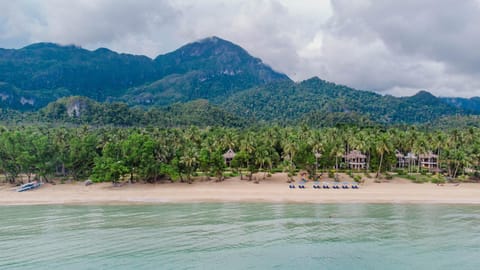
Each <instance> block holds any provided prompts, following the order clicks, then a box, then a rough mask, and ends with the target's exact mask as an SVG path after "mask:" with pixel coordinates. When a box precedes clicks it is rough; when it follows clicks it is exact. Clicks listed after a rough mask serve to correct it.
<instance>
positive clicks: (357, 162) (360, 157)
mask: <svg viewBox="0 0 480 270" xmlns="http://www.w3.org/2000/svg"><path fill="white" fill-rule="evenodd" d="M344 159H345V164H346V165H347V168H349V169H352V170H364V169H367V156H366V155H364V154H362V152H360V151H358V150H353V151H350V153H347V154H346V155H345V156H344Z"/></svg>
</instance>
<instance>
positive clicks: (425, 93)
mask: <svg viewBox="0 0 480 270" xmlns="http://www.w3.org/2000/svg"><path fill="white" fill-rule="evenodd" d="M412 97H418V98H420V97H421V98H437V97H436V96H434V95H433V94H432V93H430V92H428V91H427V90H420V91H418V92H417V93H416V94H415V95H413V96H412Z"/></svg>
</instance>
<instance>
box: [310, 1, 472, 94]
mask: <svg viewBox="0 0 480 270" xmlns="http://www.w3.org/2000/svg"><path fill="white" fill-rule="evenodd" d="M332 8H333V16H332V17H331V18H330V20H329V22H328V23H327V24H326V25H325V28H324V35H325V38H324V46H323V48H322V49H323V51H322V55H321V57H319V58H318V60H320V61H322V63H323V64H322V65H323V66H324V67H325V73H324V74H323V75H324V77H326V78H328V79H331V80H333V81H337V82H342V83H345V84H348V85H353V86H355V87H360V88H364V89H372V90H376V91H379V92H385V93H393V94H396V95H410V94H413V93H414V92H416V91H418V89H428V90H430V91H432V92H434V93H435V94H437V95H444V96H450V95H460V96H472V95H479V94H480V80H479V79H478V78H477V77H478V75H479V71H480V51H479V50H478V49H476V48H478V47H479V46H480V28H479V27H478V25H480V17H478V16H477V14H479V12H480V5H479V2H477V1H473V0H465V1H454V0H444V1H436V0H424V1H415V0H405V1H394V0H382V1H376V0H365V1H346V0H335V1H333V2H332Z"/></svg>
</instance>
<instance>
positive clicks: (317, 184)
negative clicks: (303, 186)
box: [313, 181, 320, 189]
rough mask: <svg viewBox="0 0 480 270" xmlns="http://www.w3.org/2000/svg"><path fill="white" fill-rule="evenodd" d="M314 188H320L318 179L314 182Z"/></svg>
mask: <svg viewBox="0 0 480 270" xmlns="http://www.w3.org/2000/svg"><path fill="white" fill-rule="evenodd" d="M313 188H314V189H320V184H319V183H318V181H316V182H314V183H313Z"/></svg>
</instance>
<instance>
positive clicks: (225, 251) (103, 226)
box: [0, 203, 480, 270]
mask: <svg viewBox="0 0 480 270" xmlns="http://www.w3.org/2000/svg"><path fill="white" fill-rule="evenodd" d="M479 268H480V206H452V205H402V204H383V205H376V204H327V205H314V204H245V203H239V204H234V203H228V204H218V203H215V204H160V205H134V206H2V207H0V269H135V270H141V269H455V270H460V269H479Z"/></svg>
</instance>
